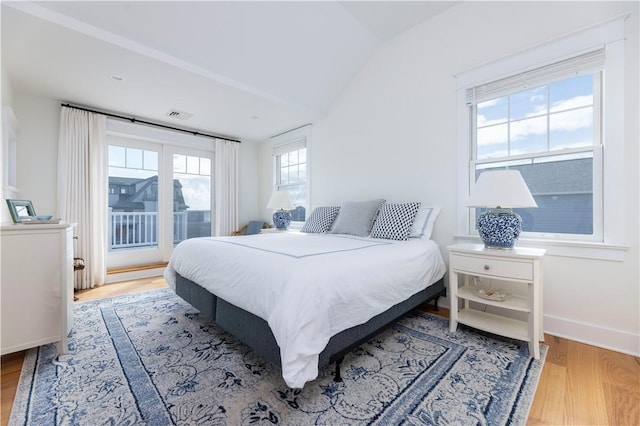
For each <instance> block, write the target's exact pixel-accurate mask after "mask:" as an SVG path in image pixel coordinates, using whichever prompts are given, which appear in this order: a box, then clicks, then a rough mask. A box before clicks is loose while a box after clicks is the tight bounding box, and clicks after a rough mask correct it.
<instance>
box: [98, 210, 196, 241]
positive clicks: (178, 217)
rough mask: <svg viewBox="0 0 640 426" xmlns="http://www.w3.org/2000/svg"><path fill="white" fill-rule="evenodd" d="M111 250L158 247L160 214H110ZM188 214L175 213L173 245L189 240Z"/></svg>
mask: <svg viewBox="0 0 640 426" xmlns="http://www.w3.org/2000/svg"><path fill="white" fill-rule="evenodd" d="M109 215H110V217H109V248H110V249H111V250H113V249H120V248H132V247H152V246H156V245H158V213H156V212H110V214H109ZM187 225H188V218H187V212H186V211H184V212H175V213H173V243H174V244H177V243H179V242H180V241H182V240H185V239H186V238H187Z"/></svg>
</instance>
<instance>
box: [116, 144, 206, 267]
mask: <svg viewBox="0 0 640 426" xmlns="http://www.w3.org/2000/svg"><path fill="white" fill-rule="evenodd" d="M108 161H109V191H108V192H109V212H108V215H109V217H108V229H107V235H108V241H109V243H108V255H107V268H109V269H111V268H120V267H126V266H136V265H149V264H154V263H158V262H162V261H168V260H169V257H170V256H171V253H172V251H173V247H175V245H176V244H178V243H179V242H180V241H183V240H185V239H187V238H194V237H209V236H211V235H212V229H213V228H212V223H213V222H212V219H213V217H212V211H213V203H212V200H213V197H212V185H213V182H212V175H211V173H212V165H213V152H208V151H202V150H197V149H191V148H183V147H179V146H176V145H170V144H159V143H152V142H146V141H141V140H138V139H132V138H131V139H130V138H126V137H121V136H109V157H108Z"/></svg>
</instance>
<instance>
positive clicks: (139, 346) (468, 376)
mask: <svg viewBox="0 0 640 426" xmlns="http://www.w3.org/2000/svg"><path fill="white" fill-rule="evenodd" d="M541 349H542V350H541V354H542V358H541V359H540V360H533V359H532V358H530V357H529V351H528V347H527V344H526V343H523V342H516V341H512V340H509V339H500V338H497V337H493V336H489V335H486V334H482V333H480V332H478V331H475V330H472V329H467V328H465V327H463V326H461V327H459V330H458V331H457V332H456V333H453V334H452V333H449V331H448V321H447V320H446V319H443V318H439V317H436V316H433V315H429V314H424V313H415V314H411V315H410V316H408V317H405V318H404V319H402V320H401V321H400V322H399V323H397V324H396V325H395V326H393V327H391V328H389V329H387V330H386V331H384V332H382V333H381V334H379V335H378V336H376V337H375V338H374V339H372V340H370V341H369V342H367V343H365V344H363V345H362V346H361V347H360V348H358V349H356V350H354V351H352V352H351V353H350V354H349V355H348V356H347V357H345V360H344V362H343V364H342V376H343V379H344V382H343V383H336V382H334V381H333V366H327V367H325V368H323V369H321V371H320V375H319V377H318V378H317V379H316V380H314V381H312V382H309V383H307V384H306V385H305V387H304V389H289V388H288V387H287V386H286V384H285V383H284V381H283V380H282V377H281V375H280V374H281V373H280V369H279V368H278V367H275V366H274V365H272V364H270V363H268V362H266V361H265V360H263V359H261V358H260V357H259V356H257V355H256V354H255V353H253V352H252V351H251V350H250V349H249V348H248V347H247V346H245V345H243V344H242V343H240V342H239V341H237V340H236V339H235V338H234V337H233V336H231V335H229V334H227V333H225V332H224V331H222V330H221V329H220V328H218V327H217V326H216V325H214V324H211V323H209V322H207V321H206V320H205V319H203V318H201V317H200V316H199V314H198V311H197V310H195V309H194V308H192V307H191V306H190V305H188V304H187V303H185V302H184V301H182V299H180V298H179V297H178V296H176V295H175V294H174V293H173V292H172V291H171V290H170V289H168V288H167V289H161V290H152V291H146V292H142V293H137V294H133V295H128V296H121V297H115V298H112V299H105V300H100V301H94V302H84V303H79V304H76V305H75V326H74V329H73V331H72V335H71V339H70V344H69V353H68V354H66V355H63V356H60V357H59V359H57V360H56V359H55V356H56V353H55V348H54V346H53V345H46V346H42V347H40V348H36V349H32V350H30V351H29V352H28V353H27V355H26V357H25V362H24V367H23V370H22V376H21V378H20V383H19V387H18V392H17V395H16V399H15V402H14V406H13V411H12V413H11V419H10V422H9V424H10V425H92V426H93V425H152V426H162V425H265V424H269V425H275V424H283V425H360V424H376V425H399V424H403V425H430V424H457V425H469V424H474V425H475V424H479V425H484V424H488V425H503V424H517V425H520V424H525V423H526V420H527V415H528V412H529V409H530V407H531V403H532V401H533V396H534V394H535V390H536V386H537V383H538V379H539V377H540V372H541V368H542V364H543V361H544V356H545V355H546V352H547V347H546V346H544V345H543V346H542V348H541Z"/></svg>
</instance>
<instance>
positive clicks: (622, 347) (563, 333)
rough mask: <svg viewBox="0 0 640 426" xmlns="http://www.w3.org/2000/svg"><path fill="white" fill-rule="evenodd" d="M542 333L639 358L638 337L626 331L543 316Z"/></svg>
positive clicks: (639, 336) (639, 343)
mask: <svg viewBox="0 0 640 426" xmlns="http://www.w3.org/2000/svg"><path fill="white" fill-rule="evenodd" d="M544 332H545V333H547V334H550V335H552V336H557V337H562V338H565V339H570V340H573V341H576V342H580V343H586V344H588V345H593V346H597V347H600V348H604V349H609V350H612V351H616V352H622V353H625V354H628V355H632V356H636V357H637V356H640V335H637V334H633V333H630V332H627V331H621V330H616V329H613V328H608V327H601V326H598V325H595V324H587V323H584V322H579V321H574V320H570V319H567V318H560V317H556V316H553V315H545V316H544Z"/></svg>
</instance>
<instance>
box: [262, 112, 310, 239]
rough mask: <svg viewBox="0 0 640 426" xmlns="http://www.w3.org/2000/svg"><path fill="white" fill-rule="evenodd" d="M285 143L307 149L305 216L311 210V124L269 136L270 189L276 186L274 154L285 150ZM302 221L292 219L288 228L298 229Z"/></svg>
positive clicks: (307, 215)
mask: <svg viewBox="0 0 640 426" xmlns="http://www.w3.org/2000/svg"><path fill="white" fill-rule="evenodd" d="M287 145H292V147H294V148H299V147H301V146H302V145H304V146H305V148H306V149H307V161H306V165H307V177H306V182H305V193H306V194H305V195H306V196H305V203H306V209H305V217H309V214H310V212H311V124H307V125H304V126H302V127H298V128H296V129H293V130H289V131H287V132H284V133H281V134H279V135H276V136H273V137H272V138H271V176H272V189H276V187H277V184H278V183H277V162H276V156H277V155H278V154H282V153H283V152H285V151H284V150H283V149H286V147H287ZM303 224H304V222H300V221H292V222H291V223H290V224H289V228H291V229H298V228H302V225H303Z"/></svg>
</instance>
